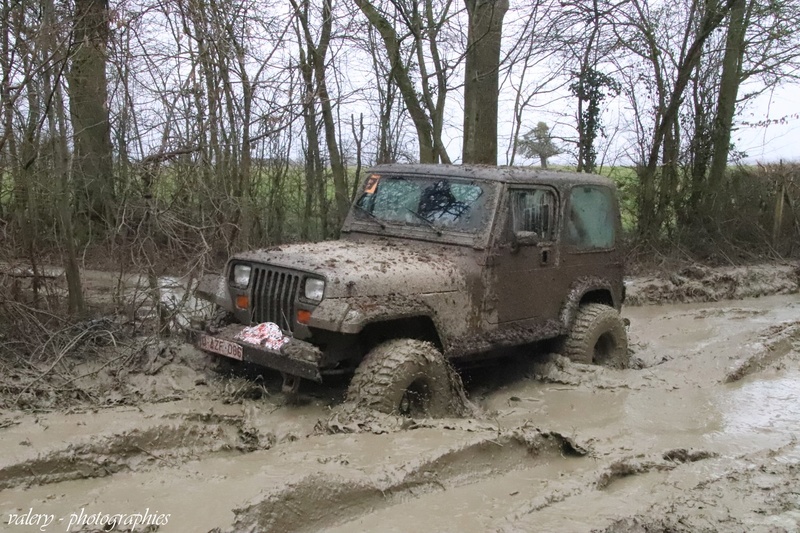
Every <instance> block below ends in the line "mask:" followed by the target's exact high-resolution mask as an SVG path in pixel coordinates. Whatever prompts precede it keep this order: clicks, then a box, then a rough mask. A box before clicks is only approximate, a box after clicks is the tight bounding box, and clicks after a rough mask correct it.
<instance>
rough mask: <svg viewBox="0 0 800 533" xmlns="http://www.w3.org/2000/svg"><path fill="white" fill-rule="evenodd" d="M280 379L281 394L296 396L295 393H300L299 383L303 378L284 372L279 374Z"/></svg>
mask: <svg viewBox="0 0 800 533" xmlns="http://www.w3.org/2000/svg"><path fill="white" fill-rule="evenodd" d="M281 377H283V386H281V392H283V393H284V394H286V395H287V396H297V393H298V392H299V391H300V381H301V380H302V379H303V378H300V377H297V376H293V375H291V374H287V373H286V372H281Z"/></svg>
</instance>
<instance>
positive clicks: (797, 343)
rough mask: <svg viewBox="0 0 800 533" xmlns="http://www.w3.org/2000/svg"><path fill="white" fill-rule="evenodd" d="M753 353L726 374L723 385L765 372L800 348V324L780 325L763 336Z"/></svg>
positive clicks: (754, 346)
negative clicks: (770, 366)
mask: <svg viewBox="0 0 800 533" xmlns="http://www.w3.org/2000/svg"><path fill="white" fill-rule="evenodd" d="M751 348H752V350H753V351H752V353H751V354H750V355H748V356H746V357H744V358H743V359H740V360H739V361H737V362H736V363H735V364H734V365H733V367H732V368H731V369H730V370H729V371H728V372H727V373H726V374H725V378H724V379H723V380H722V381H723V383H732V382H734V381H739V380H740V379H742V378H743V377H745V376H747V375H750V374H753V373H756V372H759V371H761V370H764V369H765V368H767V367H768V366H769V365H771V364H773V363H775V362H776V361H778V360H780V359H781V358H783V357H785V356H786V355H788V354H789V353H790V352H792V351H793V350H797V349H798V348H800V322H789V323H785V324H779V325H777V326H775V327H773V328H770V330H769V331H768V332H767V333H765V334H764V335H763V336H762V340H761V342H759V343H757V344H755V345H752V346H751Z"/></svg>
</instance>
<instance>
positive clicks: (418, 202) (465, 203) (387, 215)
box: [353, 174, 491, 235]
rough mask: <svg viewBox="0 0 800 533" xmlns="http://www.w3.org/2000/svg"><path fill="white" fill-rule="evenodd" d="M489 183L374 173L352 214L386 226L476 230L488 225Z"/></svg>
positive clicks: (433, 229) (436, 231) (438, 232)
mask: <svg viewBox="0 0 800 533" xmlns="http://www.w3.org/2000/svg"><path fill="white" fill-rule="evenodd" d="M488 187H490V185H489V184H487V183H484V182H476V181H470V180H464V179H458V178H448V177H442V176H413V175H377V174H373V175H371V176H370V177H369V178H368V179H367V181H366V183H365V185H364V189H363V190H362V192H361V196H360V197H359V199H358V201H357V202H356V209H354V210H353V216H354V217H355V218H356V219H358V220H372V221H373V222H376V223H378V224H381V226H383V225H384V224H396V225H406V226H419V227H423V228H428V231H431V232H435V233H437V234H439V235H440V234H441V232H442V231H456V232H462V233H477V232H479V231H480V230H481V229H483V228H485V227H486V224H487V222H486V221H485V220H484V218H485V217H486V215H487V214H488V213H487V206H486V203H487V200H488V198H489V197H490V196H491V195H490V194H488V191H487V188H488Z"/></svg>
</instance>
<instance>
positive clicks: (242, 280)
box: [233, 265, 252, 287]
mask: <svg viewBox="0 0 800 533" xmlns="http://www.w3.org/2000/svg"><path fill="white" fill-rule="evenodd" d="M251 271H252V268H250V265H235V266H234V267H233V283H234V284H235V285H238V286H240V287H247V284H248V283H250V272H251Z"/></svg>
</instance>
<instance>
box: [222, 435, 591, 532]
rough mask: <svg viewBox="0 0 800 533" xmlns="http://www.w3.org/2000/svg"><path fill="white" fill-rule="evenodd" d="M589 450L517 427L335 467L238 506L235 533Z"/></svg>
mask: <svg viewBox="0 0 800 533" xmlns="http://www.w3.org/2000/svg"><path fill="white" fill-rule="evenodd" d="M585 453H586V450H585V449H584V448H583V447H581V446H580V445H578V444H576V443H575V442H574V441H572V440H571V439H569V438H566V437H563V436H562V435H560V434H558V433H547V432H540V431H538V430H530V429H524V428H521V429H517V430H514V431H510V432H507V433H503V434H500V435H497V436H496V437H495V436H483V437H480V438H478V439H477V440H475V441H473V442H470V443H467V444H465V445H463V446H461V447H458V448H451V449H448V450H444V451H443V452H441V453H439V454H438V455H435V456H433V457H427V458H423V459H422V460H420V462H418V463H405V464H401V465H398V466H395V467H393V468H392V469H389V470H381V471H380V473H379V474H378V475H372V476H370V475H368V474H366V473H363V472H359V473H358V474H356V475H354V474H353V472H352V469H350V470H345V469H343V468H339V467H337V466H336V465H331V468H330V469H329V470H330V471H329V472H318V473H314V474H312V475H309V476H306V477H303V478H301V479H298V480H296V481H293V482H290V483H288V484H287V485H286V486H285V487H282V488H281V489H278V490H275V491H272V492H269V493H266V494H264V495H263V496H262V497H260V500H259V501H256V502H253V503H251V504H250V505H248V506H246V507H243V508H239V509H235V510H234V513H235V515H236V520H235V523H234V526H233V528H232V529H231V530H229V531H230V533H233V532H236V533H244V532H253V533H255V532H266V531H281V532H288V531H317V530H319V529H320V528H324V527H331V526H334V525H336V524H340V523H344V522H346V521H348V520H353V519H355V518H357V517H358V516H360V515H363V514H366V513H369V512H372V511H374V510H376V509H379V508H383V507H388V506H391V505H393V504H395V503H398V502H399V501H402V500H405V499H408V498H415V497H419V496H422V495H425V494H430V493H432V492H437V491H444V490H447V489H448V488H452V487H457V486H460V485H465V484H468V483H473V482H475V481H477V480H479V479H483V478H486V477H489V476H495V475H499V474H502V473H505V472H509V471H511V470H514V469H517V468H520V467H521V465H524V464H526V463H530V462H532V461H537V460H546V459H545V458H546V457H547V456H550V457H554V456H557V457H561V456H562V455H563V454H571V455H574V456H580V455H583V454H585Z"/></svg>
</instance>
